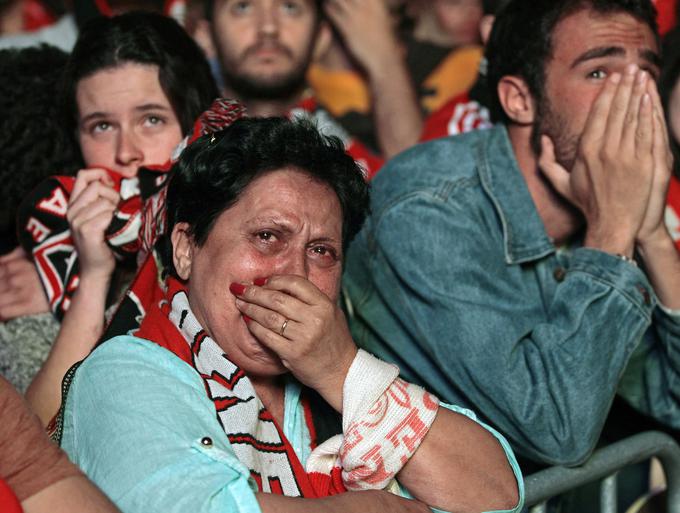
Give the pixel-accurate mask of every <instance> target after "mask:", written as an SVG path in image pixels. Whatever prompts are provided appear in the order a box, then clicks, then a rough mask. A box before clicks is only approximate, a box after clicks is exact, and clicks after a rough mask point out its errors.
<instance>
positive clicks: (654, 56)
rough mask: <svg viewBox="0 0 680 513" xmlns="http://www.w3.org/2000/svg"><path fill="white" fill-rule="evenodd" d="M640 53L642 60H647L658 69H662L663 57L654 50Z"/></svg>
mask: <svg viewBox="0 0 680 513" xmlns="http://www.w3.org/2000/svg"><path fill="white" fill-rule="evenodd" d="M638 53H639V55H640V57H642V59H644V60H646V61H647V62H649V63H650V64H653V65H654V66H656V67H657V68H660V67H661V56H660V55H659V54H658V53H656V52H655V51H654V50H640V51H639V52H638Z"/></svg>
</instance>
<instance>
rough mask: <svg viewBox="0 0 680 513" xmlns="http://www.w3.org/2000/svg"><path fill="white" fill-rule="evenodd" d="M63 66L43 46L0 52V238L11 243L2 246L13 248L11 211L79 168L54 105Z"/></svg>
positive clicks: (62, 57) (61, 58) (62, 58)
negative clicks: (53, 177) (53, 180)
mask: <svg viewBox="0 0 680 513" xmlns="http://www.w3.org/2000/svg"><path fill="white" fill-rule="evenodd" d="M67 60H68V54H66V53H64V52H62V51H61V50H59V49H58V48H55V47H52V46H48V45H43V46H41V47H35V48H25V49H21V50H19V49H7V50H0V112H2V123H0V148H1V150H0V183H2V186H0V191H1V192H0V232H2V234H3V236H4V237H9V238H10V239H11V241H9V242H8V241H5V244H3V246H5V245H6V244H10V245H11V244H12V243H16V238H15V237H16V234H15V233H14V223H15V217H16V209H17V207H18V205H19V203H20V202H21V200H22V199H23V198H24V196H26V195H27V194H28V193H29V192H30V191H31V190H32V189H33V188H34V187H35V186H36V185H38V183H40V182H41V181H42V180H44V179H45V178H47V177H48V176H50V175H58V174H62V175H63V174H72V173H73V172H75V171H76V170H78V169H79V168H80V167H82V162H81V160H80V157H79V150H78V147H77V146H76V144H75V142H74V141H73V140H72V139H71V137H69V134H67V133H66V131H65V130H64V127H63V126H62V125H61V123H59V121H58V111H59V106H58V104H57V102H56V101H55V97H56V93H57V87H58V82H59V77H60V75H61V72H62V70H63V69H64V66H65V65H66V61H67ZM6 249H7V248H6Z"/></svg>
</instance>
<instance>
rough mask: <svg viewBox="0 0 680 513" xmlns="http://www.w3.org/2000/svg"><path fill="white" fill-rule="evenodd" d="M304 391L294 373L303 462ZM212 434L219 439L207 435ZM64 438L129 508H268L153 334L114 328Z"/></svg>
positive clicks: (293, 417) (182, 366) (69, 412)
mask: <svg viewBox="0 0 680 513" xmlns="http://www.w3.org/2000/svg"><path fill="white" fill-rule="evenodd" d="M300 392H301V388H300V386H299V385H298V384H297V383H296V382H294V381H292V380H290V382H289V384H288V385H287V386H286V393H285V405H284V425H283V426H282V428H283V431H284V433H285V435H286V437H287V438H288V440H289V441H290V443H291V444H292V446H293V448H294V450H295V452H296V454H297V455H298V457H299V458H300V461H301V462H302V463H303V464H304V463H305V462H306V461H307V458H308V457H309V454H310V452H311V450H310V434H309V431H308V430H307V426H306V423H305V420H304V412H303V409H302V405H301V402H300ZM447 407H448V408H450V409H451V410H453V411H456V412H459V413H461V414H463V415H466V416H467V417H469V418H471V419H473V420H476V419H475V416H474V414H473V413H472V412H470V411H468V410H464V409H462V408H458V407H456V406H447ZM480 424H481V423H480ZM482 425H483V424H482ZM483 426H484V425H483ZM484 427H485V428H486V429H488V430H489V431H490V432H491V433H492V434H493V435H494V436H495V437H496V438H497V439H498V440H499V442H500V443H501V445H502V446H503V448H504V450H505V453H506V456H507V458H508V461H509V462H510V465H511V466H512V469H513V471H514V473H515V476H516V478H517V481H518V486H519V489H520V497H521V500H520V503H519V504H518V505H517V507H516V508H515V509H513V510H512V511H519V510H520V509H521V506H522V504H523V499H524V487H523V482H522V478H521V473H520V470H519V467H518V465H517V462H516V460H515V457H514V455H513V453H512V451H511V449H510V448H509V445H508V443H507V442H506V440H505V439H504V438H503V437H502V436H501V435H500V434H498V432H496V431H494V430H493V429H491V428H489V427H488V426H484ZM204 437H209V438H211V440H212V442H213V443H212V446H210V447H208V446H205V445H202V444H201V440H202V439H203V438H204ZM62 447H63V449H64V450H65V451H66V452H67V453H68V455H69V457H70V458H71V459H72V461H73V462H74V463H76V464H77V465H79V466H80V468H81V469H82V470H83V471H84V472H85V473H86V474H87V475H88V476H89V477H90V479H92V480H93V481H94V482H95V483H96V484H97V485H98V486H99V487H100V488H101V489H102V490H103V491H104V492H105V493H106V494H107V495H108V496H109V497H110V498H111V500H113V502H114V503H116V505H117V506H118V507H119V508H120V509H121V510H122V511H123V512H124V513H132V512H144V513H151V512H159V513H169V512H191V513H199V512H206V513H207V512H221V513H226V512H239V513H251V512H258V513H259V512H260V508H259V506H258V503H257V500H256V499H255V492H256V491H257V486H256V485H255V482H254V481H253V480H252V479H251V477H250V474H249V471H248V469H247V468H246V467H245V466H244V465H243V464H241V462H240V461H239V460H238V459H237V458H236V456H235V454H234V452H233V450H232V448H231V446H230V444H229V442H228V440H227V439H226V436H225V434H224V431H223V430H222V428H221V426H220V424H219V422H218V420H217V416H216V414H215V407H214V405H213V402H212V401H211V400H210V399H209V398H208V396H207V395H206V392H205V387H204V383H203V380H202V379H201V377H200V376H199V375H198V373H197V372H196V370H194V369H193V368H192V367H191V366H189V365H188V364H186V363H185V362H183V361H182V360H181V359H180V358H178V357H177V356H175V355H174V354H172V353H171V352H169V351H167V350H166V349H164V348H162V347H160V346H158V345H157V344H154V343H153V342H149V341H146V340H142V339H139V338H135V337H129V336H123V337H116V338H114V339H111V340H109V341H107V342H106V343H105V344H103V345H102V346H100V347H99V348H98V349H97V350H95V351H94V352H93V353H92V355H90V356H89V357H88V358H87V359H86V360H85V362H84V363H83V364H82V365H81V366H80V368H79V369H78V371H77V372H76V375H75V378H74V380H73V382H72V384H71V388H70V390H69V393H68V397H67V401H66V408H65V412H64V433H63V438H62ZM348 513H349V512H348Z"/></svg>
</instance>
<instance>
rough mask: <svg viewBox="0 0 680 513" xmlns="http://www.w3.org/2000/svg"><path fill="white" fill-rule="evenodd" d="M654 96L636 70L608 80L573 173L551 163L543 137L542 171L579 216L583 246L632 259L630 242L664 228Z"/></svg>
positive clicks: (592, 113) (660, 144)
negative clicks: (583, 228) (582, 220)
mask: <svg viewBox="0 0 680 513" xmlns="http://www.w3.org/2000/svg"><path fill="white" fill-rule="evenodd" d="M653 96H654V98H653ZM657 98H658V97H657V96H656V93H655V86H654V84H653V82H652V80H651V79H650V78H649V75H648V73H647V72H645V71H642V70H640V69H638V68H637V66H635V65H630V66H629V67H628V68H627V69H626V71H625V73H624V74H623V75H621V74H618V73H614V74H612V75H611V76H610V77H609V78H608V79H607V80H606V82H605V85H604V86H603V88H602V91H601V92H600V94H599V96H598V98H597V99H596V100H595V102H594V103H593V106H592V108H591V110H590V113H589V116H588V119H587V121H586V125H585V128H584V130H583V133H582V135H581V139H580V142H579V147H578V150H577V154H576V158H575V162H574V165H573V167H572V169H571V170H570V171H567V170H565V169H564V168H563V167H562V166H560V165H559V164H558V163H557V162H556V160H555V156H554V147H553V145H552V141H551V140H550V138H549V137H547V136H543V139H542V144H543V152H542V154H541V158H540V161H539V165H540V167H541V169H542V170H543V172H544V173H545V175H546V177H547V178H548V179H549V180H550V182H551V183H552V184H553V186H554V187H555V188H556V190H557V191H558V192H559V193H560V194H562V195H563V196H564V197H565V198H567V199H568V200H569V201H571V202H572V203H573V204H574V205H576V207H578V208H579V209H580V210H581V212H582V213H583V215H584V217H585V219H586V224H587V228H586V236H585V241H584V245H585V246H588V247H593V248H597V249H600V250H602V251H606V252H609V253H618V254H623V255H627V256H632V254H633V250H634V247H635V243H636V242H638V241H639V240H640V238H641V237H642V238H644V237H646V236H647V235H648V233H649V232H654V233H656V231H657V230H658V227H659V223H661V225H662V224H663V202H664V201H665V188H666V187H667V183H668V177H666V178H665V179H664V175H666V173H670V171H669V170H667V169H664V167H667V166H665V164H664V163H667V158H666V156H665V152H664V151H663V148H662V147H663V146H664V142H663V141H664V137H665V135H664V134H661V133H660V132H661V129H663V128H665V127H663V125H661V123H660V122H659V120H658V119H655V110H656V109H657V103H658V101H657ZM658 109H659V110H660V106H659V107H658ZM666 146H667V143H666ZM662 155H663V157H662ZM664 184H665V185H664ZM659 203H661V206H659Z"/></svg>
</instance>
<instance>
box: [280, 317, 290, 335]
mask: <svg viewBox="0 0 680 513" xmlns="http://www.w3.org/2000/svg"><path fill="white" fill-rule="evenodd" d="M286 326H288V319H286V320H285V321H283V324H282V325H281V329H280V330H279V334H280V335H281V336H282V337H285V335H284V334H283V332H284V331H286Z"/></svg>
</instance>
